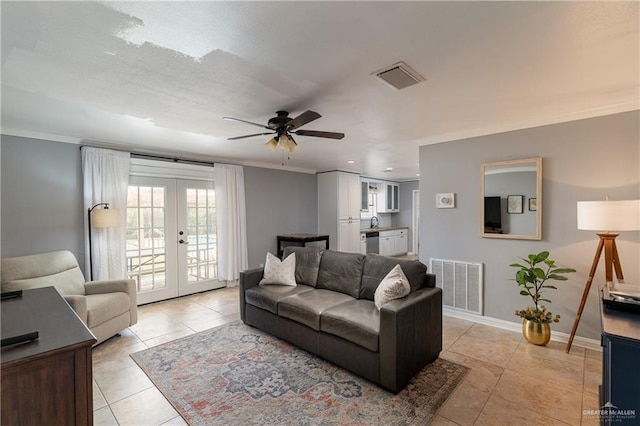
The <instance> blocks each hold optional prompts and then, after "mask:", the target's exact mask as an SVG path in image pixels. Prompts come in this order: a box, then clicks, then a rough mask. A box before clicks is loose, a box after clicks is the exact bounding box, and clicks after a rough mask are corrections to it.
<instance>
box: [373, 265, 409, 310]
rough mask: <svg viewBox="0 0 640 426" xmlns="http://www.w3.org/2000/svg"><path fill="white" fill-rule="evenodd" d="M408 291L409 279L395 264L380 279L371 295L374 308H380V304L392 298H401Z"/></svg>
mask: <svg viewBox="0 0 640 426" xmlns="http://www.w3.org/2000/svg"><path fill="white" fill-rule="evenodd" d="M409 293H411V287H410V286H409V281H408V280H407V277H406V276H405V275H404V272H402V268H401V267H400V265H396V266H394V267H393V269H392V270H391V271H389V273H388V274H387V276H386V277H384V279H383V280H382V281H380V285H379V286H378V288H377V289H376V292H375V294H374V295H373V301H374V302H375V305H376V308H377V309H378V310H380V308H381V307H382V305H384V304H386V303H389V302H391V301H392V300H396V299H402V298H403V297H405V296H406V295H407V294H409Z"/></svg>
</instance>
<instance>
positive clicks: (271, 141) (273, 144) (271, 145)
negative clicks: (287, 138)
mask: <svg viewBox="0 0 640 426" xmlns="http://www.w3.org/2000/svg"><path fill="white" fill-rule="evenodd" d="M276 138H277V136H276V137H275V138H271V139H269V140H268V141H267V143H265V145H266V146H267V148H269V149H270V150H271V151H272V152H273V151H275V150H276V147H277V146H278V140H277V139H276Z"/></svg>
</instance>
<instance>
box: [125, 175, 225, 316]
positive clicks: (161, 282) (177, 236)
mask: <svg viewBox="0 0 640 426" xmlns="http://www.w3.org/2000/svg"><path fill="white" fill-rule="evenodd" d="M126 241H127V249H126V254H127V274H128V276H129V277H130V278H133V279H135V280H136V282H137V285H138V304H144V303H149V302H155V301H159V300H164V299H169V298H172V297H177V296H183V295H186V294H191V293H196V292H199V291H205V290H211V289H214V288H220V287H224V283H221V282H219V281H218V280H217V276H218V262H217V252H216V248H217V247H216V204H215V190H214V189H213V182H209V181H195V180H184V179H165V178H155V177H139V176H132V177H131V178H130V182H129V191H128V196H127V239H126Z"/></svg>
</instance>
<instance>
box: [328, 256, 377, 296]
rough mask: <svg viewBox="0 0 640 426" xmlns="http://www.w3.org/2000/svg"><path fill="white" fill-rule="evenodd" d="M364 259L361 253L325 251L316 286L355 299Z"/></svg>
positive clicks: (358, 289)
mask: <svg viewBox="0 0 640 426" xmlns="http://www.w3.org/2000/svg"><path fill="white" fill-rule="evenodd" d="M364 259H365V256H364V255H363V254H358V253H343V252H339V251H330V250H327V251H325V252H324V254H323V255H322V260H321V261H320V271H319V272H318V284H317V285H316V288H323V289H327V290H333V291H338V292H340V293H344V294H348V295H349V296H351V297H354V298H356V299H357V298H358V295H359V294H360V283H361V281H362V269H363V266H364ZM387 272H388V271H387ZM383 277H384V275H383Z"/></svg>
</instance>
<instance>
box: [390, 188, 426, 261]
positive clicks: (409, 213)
mask: <svg viewBox="0 0 640 426" xmlns="http://www.w3.org/2000/svg"><path fill="white" fill-rule="evenodd" d="M417 189H420V182H418V181H417V180H416V181H411V182H400V193H399V197H400V211H399V212H398V213H393V214H392V215H391V220H392V224H393V226H406V227H408V228H409V239H408V240H407V244H408V245H409V251H413V191H414V190H417Z"/></svg>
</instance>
